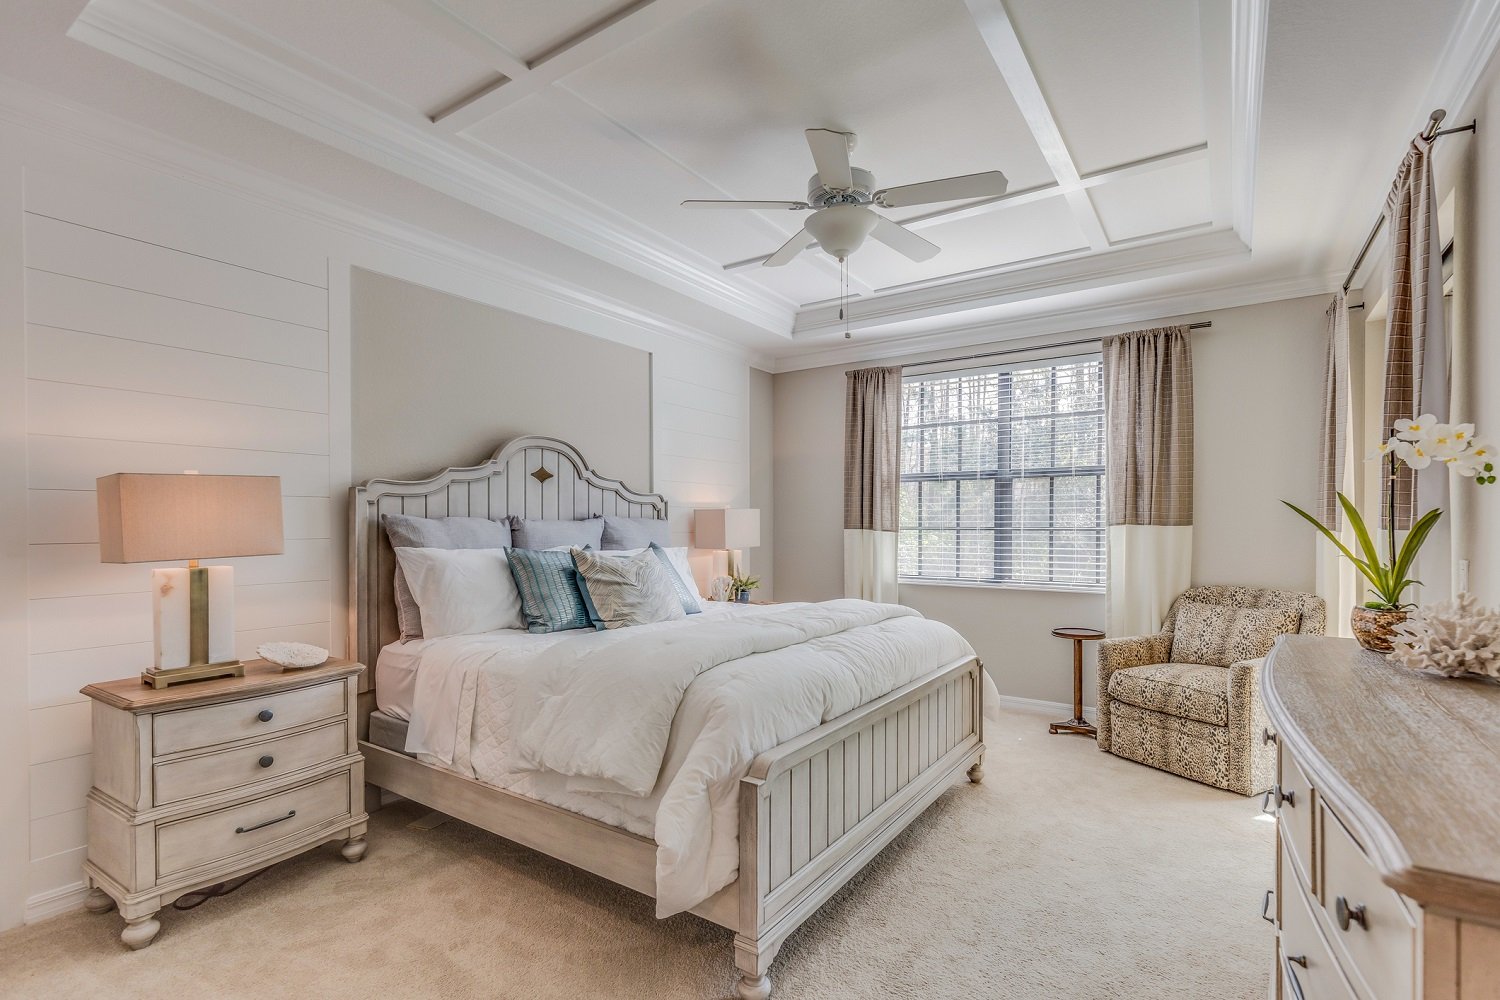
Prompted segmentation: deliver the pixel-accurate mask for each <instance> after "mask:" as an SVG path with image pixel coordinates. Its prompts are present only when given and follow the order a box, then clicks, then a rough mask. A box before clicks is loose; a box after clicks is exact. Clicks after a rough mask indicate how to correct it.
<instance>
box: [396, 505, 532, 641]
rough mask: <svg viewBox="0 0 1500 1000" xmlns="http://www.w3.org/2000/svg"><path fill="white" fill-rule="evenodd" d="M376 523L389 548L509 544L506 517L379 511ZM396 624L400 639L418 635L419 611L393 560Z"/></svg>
mask: <svg viewBox="0 0 1500 1000" xmlns="http://www.w3.org/2000/svg"><path fill="white" fill-rule="evenodd" d="M380 524H381V526H382V527H383V528H385V534H386V537H387V538H389V539H390V540H391V547H392V548H398V549H399V548H415V549H505V548H509V547H510V544H511V532H510V522H509V520H499V521H491V520H489V519H488V518H484V517H413V516H412V515H410V514H382V515H380ZM396 624H397V625H398V626H399V627H400V629H401V641H402V642H405V641H406V640H408V639H420V638H422V613H421V612H420V611H419V610H418V609H417V600H416V598H415V597H413V596H412V593H411V586H410V585H409V584H408V583H407V582H406V575H405V574H404V573H402V572H401V564H400V563H399V562H397V564H396Z"/></svg>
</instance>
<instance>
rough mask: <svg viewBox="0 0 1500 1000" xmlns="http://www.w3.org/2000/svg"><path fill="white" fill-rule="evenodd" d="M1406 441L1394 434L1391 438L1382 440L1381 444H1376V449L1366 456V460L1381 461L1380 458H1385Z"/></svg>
mask: <svg viewBox="0 0 1500 1000" xmlns="http://www.w3.org/2000/svg"><path fill="white" fill-rule="evenodd" d="M1404 443H1405V442H1403V441H1402V440H1401V439H1400V438H1398V437H1394V436H1393V437H1391V438H1390V439H1389V440H1386V441H1382V442H1380V444H1378V445H1376V446H1375V450H1374V451H1372V452H1370V454H1368V455H1366V456H1365V461H1366V462H1376V461H1379V460H1380V459H1382V458H1385V457H1386V456H1387V455H1389V454H1390V453H1391V452H1393V451H1395V450H1396V449H1397V448H1398V447H1400V446H1401V445H1402V444H1404Z"/></svg>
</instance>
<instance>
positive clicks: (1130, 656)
mask: <svg viewBox="0 0 1500 1000" xmlns="http://www.w3.org/2000/svg"><path fill="white" fill-rule="evenodd" d="M1171 658H1172V633H1170V632H1161V633H1158V634H1156V635H1135V636H1131V637H1129V638H1127V639H1105V640H1103V641H1102V642H1100V643H1099V683H1100V690H1101V691H1102V690H1103V686H1104V685H1105V684H1106V683H1107V682H1108V680H1109V675H1110V674H1112V673H1114V672H1115V671H1116V670H1124V669H1126V668H1127V667H1144V666H1146V665H1147V664H1151V663H1166V662H1168V661H1169V660H1170V659H1171Z"/></svg>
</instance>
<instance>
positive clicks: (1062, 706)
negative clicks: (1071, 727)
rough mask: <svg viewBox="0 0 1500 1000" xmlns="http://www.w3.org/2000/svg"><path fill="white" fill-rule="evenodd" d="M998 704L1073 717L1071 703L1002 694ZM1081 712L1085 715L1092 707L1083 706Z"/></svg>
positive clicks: (1061, 716) (1060, 716) (1059, 716)
mask: <svg viewBox="0 0 1500 1000" xmlns="http://www.w3.org/2000/svg"><path fill="white" fill-rule="evenodd" d="M1000 704H1002V705H1004V706H1005V707H1006V708H1019V709H1023V710H1026V711H1032V712H1048V713H1050V714H1052V715H1056V716H1058V718H1072V717H1073V703H1072V702H1063V701H1043V700H1042V699H1040V698H1021V697H1019V696H1017V695H1013V694H1002V695H1001V696H1000ZM1083 710H1084V712H1085V713H1088V712H1092V711H1093V710H1094V706H1093V705H1085V706H1083Z"/></svg>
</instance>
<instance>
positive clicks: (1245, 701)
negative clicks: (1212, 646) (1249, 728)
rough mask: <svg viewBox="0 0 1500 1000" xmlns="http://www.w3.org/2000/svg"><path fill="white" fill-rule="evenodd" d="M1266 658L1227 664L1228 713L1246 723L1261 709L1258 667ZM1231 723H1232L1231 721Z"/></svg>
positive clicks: (1263, 664) (1263, 663) (1261, 657)
mask: <svg viewBox="0 0 1500 1000" xmlns="http://www.w3.org/2000/svg"><path fill="white" fill-rule="evenodd" d="M1265 663H1266V658H1265V657H1264V656H1260V657H1257V658H1255V659H1253V660H1239V661H1237V662H1235V663H1231V664H1230V665H1229V714H1230V715H1231V716H1239V717H1240V718H1241V720H1242V721H1244V722H1245V723H1246V724H1247V725H1248V724H1250V722H1251V721H1253V717H1254V716H1256V715H1258V714H1259V713H1260V712H1261V711H1262V709H1261V707H1260V668H1261V667H1263V666H1265ZM1231 724H1233V723H1231Z"/></svg>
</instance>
